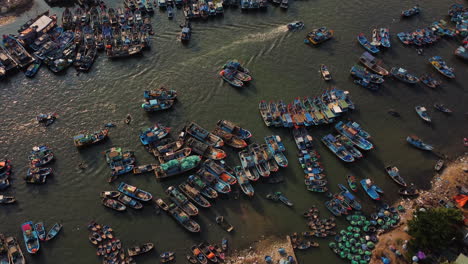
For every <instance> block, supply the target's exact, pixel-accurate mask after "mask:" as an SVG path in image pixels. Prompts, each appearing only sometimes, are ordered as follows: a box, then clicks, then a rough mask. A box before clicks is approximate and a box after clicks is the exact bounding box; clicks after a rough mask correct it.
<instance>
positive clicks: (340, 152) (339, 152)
mask: <svg viewBox="0 0 468 264" xmlns="http://www.w3.org/2000/svg"><path fill="white" fill-rule="evenodd" d="M322 143H323V144H324V145H325V146H327V148H328V149H329V150H330V151H331V152H332V153H334V154H335V155H336V156H337V157H338V158H340V159H341V160H342V161H344V162H353V161H354V157H353V156H352V155H351V153H349V152H348V151H347V150H346V149H345V148H344V146H341V145H337V144H336V139H335V137H334V136H333V135H331V134H328V135H326V136H324V137H323V138H322Z"/></svg>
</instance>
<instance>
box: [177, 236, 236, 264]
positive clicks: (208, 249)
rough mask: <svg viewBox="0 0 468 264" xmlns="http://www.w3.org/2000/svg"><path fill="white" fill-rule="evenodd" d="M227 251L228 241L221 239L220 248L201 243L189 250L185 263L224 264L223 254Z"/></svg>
mask: <svg viewBox="0 0 468 264" xmlns="http://www.w3.org/2000/svg"><path fill="white" fill-rule="evenodd" d="M227 249H228V241H227V240H226V239H224V238H223V240H222V241H221V246H219V245H216V244H214V245H211V244H209V243H208V242H202V243H200V244H198V245H194V246H192V248H191V254H189V255H187V257H186V258H187V261H188V262H189V263H192V264H197V263H200V264H207V263H208V262H210V263H218V262H224V259H225V253H226V251H227Z"/></svg>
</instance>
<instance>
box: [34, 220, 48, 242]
mask: <svg viewBox="0 0 468 264" xmlns="http://www.w3.org/2000/svg"><path fill="white" fill-rule="evenodd" d="M34 228H35V229H36V232H37V235H38V237H39V240H41V241H45V240H46V236H47V233H46V230H45V227H44V223H43V222H39V223H36V224H35V225H34Z"/></svg>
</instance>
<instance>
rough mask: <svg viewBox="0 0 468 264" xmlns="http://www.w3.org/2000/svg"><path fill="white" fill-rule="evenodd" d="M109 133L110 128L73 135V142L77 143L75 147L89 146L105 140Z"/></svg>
mask: <svg viewBox="0 0 468 264" xmlns="http://www.w3.org/2000/svg"><path fill="white" fill-rule="evenodd" d="M108 133H109V129H107V128H106V129H103V130H101V131H98V132H94V133H91V134H80V135H77V136H74V137H73V143H74V144H75V147H85V146H89V145H92V144H96V143H98V142H100V141H102V140H104V139H105V138H106V137H107V135H108Z"/></svg>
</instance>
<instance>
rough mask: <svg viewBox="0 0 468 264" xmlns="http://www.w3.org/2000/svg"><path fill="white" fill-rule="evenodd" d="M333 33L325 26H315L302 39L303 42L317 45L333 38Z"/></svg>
mask: <svg viewBox="0 0 468 264" xmlns="http://www.w3.org/2000/svg"><path fill="white" fill-rule="evenodd" d="M333 34H334V31H333V30H330V29H328V28H326V27H321V28H317V29H314V30H312V31H311V32H309V33H308V34H307V36H306V38H305V39H304V43H306V44H309V43H312V44H314V45H318V44H320V43H322V42H325V41H327V40H329V39H331V38H333Z"/></svg>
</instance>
